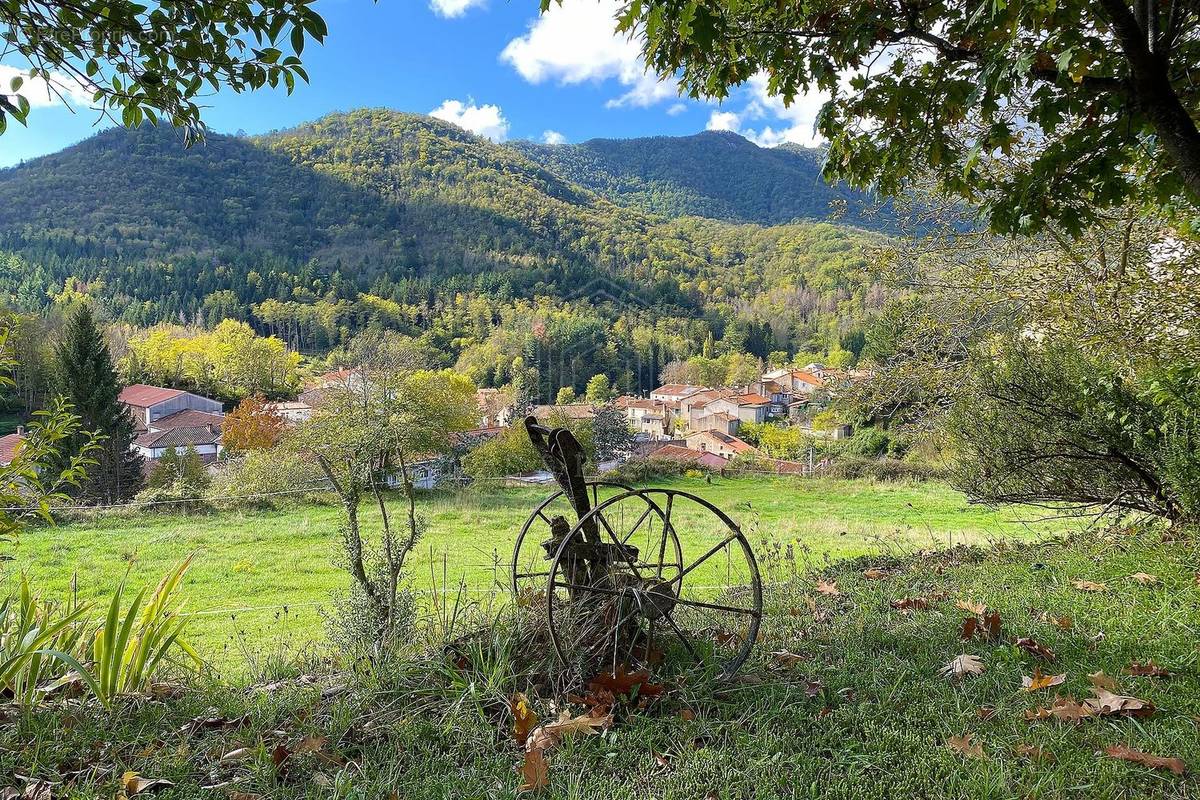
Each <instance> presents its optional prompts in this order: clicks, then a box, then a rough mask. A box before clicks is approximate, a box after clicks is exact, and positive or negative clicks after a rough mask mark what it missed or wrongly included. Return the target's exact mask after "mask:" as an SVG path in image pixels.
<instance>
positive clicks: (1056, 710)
mask: <svg viewBox="0 0 1200 800" xmlns="http://www.w3.org/2000/svg"><path fill="white" fill-rule="evenodd" d="M1091 716H1092V712H1091V711H1089V710H1088V709H1087V707H1086V706H1083V705H1080V704H1079V703H1077V702H1075V698H1073V697H1070V696H1067V697H1060V696H1055V698H1054V703H1053V704H1052V705H1051V706H1050V707H1049V708H1031V709H1026V711H1025V719H1027V720H1030V721H1031V722H1032V721H1033V720H1039V719H1054V720H1057V721H1059V722H1073V723H1076V724H1078V723H1080V722H1082V721H1083V720H1085V719H1088V718H1090V717H1091Z"/></svg>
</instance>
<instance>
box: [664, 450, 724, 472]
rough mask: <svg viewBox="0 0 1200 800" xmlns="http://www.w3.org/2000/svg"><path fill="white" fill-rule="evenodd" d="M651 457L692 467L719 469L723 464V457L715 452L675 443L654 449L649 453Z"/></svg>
mask: <svg viewBox="0 0 1200 800" xmlns="http://www.w3.org/2000/svg"><path fill="white" fill-rule="evenodd" d="M649 457H650V458H652V459H661V460H663V461H674V462H675V463H677V464H683V465H685V466H689V467H694V468H697V469H701V468H702V469H717V470H719V469H721V468H723V467H724V466H725V459H724V458H721V457H720V456H719V455H717V454H716V453H705V452H701V451H698V450H690V449H688V448H686V447H680V446H679V445H677V444H667V445H663V446H662V447H659V448H658V449H656V450H654V451H653V452H651V453H650V455H649Z"/></svg>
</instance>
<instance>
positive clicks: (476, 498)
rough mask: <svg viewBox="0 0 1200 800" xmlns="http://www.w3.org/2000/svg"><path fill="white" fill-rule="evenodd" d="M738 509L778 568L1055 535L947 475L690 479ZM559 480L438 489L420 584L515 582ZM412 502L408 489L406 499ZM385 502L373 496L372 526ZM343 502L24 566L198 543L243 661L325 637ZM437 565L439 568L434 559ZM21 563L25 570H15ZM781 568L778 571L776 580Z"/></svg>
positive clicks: (224, 647) (200, 601)
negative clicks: (522, 546) (515, 568)
mask: <svg viewBox="0 0 1200 800" xmlns="http://www.w3.org/2000/svg"><path fill="white" fill-rule="evenodd" d="M663 485H669V486H672V487H675V488H682V489H687V490H689V491H693V492H695V493H696V494H698V495H700V496H702V497H704V498H706V499H708V500H709V501H711V502H712V503H714V504H715V505H717V506H718V507H720V508H722V509H724V510H725V511H726V512H727V513H728V514H729V515H730V516H731V517H732V518H733V519H734V520H735V521H736V522H737V523H738V524H739V525H741V526H742V528H743V530H744V531H745V532H746V534H747V536H748V537H749V538H750V539H751V541H752V542H753V544H754V546H755V549H756V551H757V552H758V554H759V558H760V561H762V562H763V565H764V569H765V570H766V571H768V572H770V571H771V570H772V569H774V567H775V566H776V565H777V564H778V562H779V561H780V560H781V558H782V554H783V553H784V552H786V551H787V545H788V544H791V545H792V548H791V550H792V553H793V555H794V557H795V560H796V561H798V562H800V566H809V567H812V566H821V565H822V564H824V563H826V562H827V561H828V560H836V559H842V558H846V557H852V556H857V555H862V554H864V553H879V552H889V553H894V554H899V553H905V552H912V551H915V550H919V549H931V548H945V547H947V546H951V545H955V544H963V543H971V544H979V543H985V542H988V541H992V540H1007V539H1013V538H1016V539H1023V540H1027V539H1030V538H1033V537H1036V536H1039V535H1046V534H1047V533H1049V532H1050V531H1051V530H1052V528H1051V527H1050V526H1048V525H1044V524H1043V525H1040V526H1039V525H1033V526H1027V525H1024V524H1022V523H1020V522H1018V521H1017V519H1018V516H1019V515H1017V514H1016V513H1013V512H1006V513H997V512H992V511H989V510H987V509H983V508H979V507H972V506H969V505H968V504H967V503H966V502H965V500H964V499H963V496H962V495H960V494H958V493H956V492H954V491H952V490H950V489H948V488H946V487H945V486H943V485H940V484H937V483H912V484H910V483H875V482H869V481H838V480H794V479H767V480H757V479H745V478H742V479H736V480H721V479H714V481H713V482H712V483H711V484H709V483H706V482H705V481H703V480H700V479H694V480H693V479H679V480H676V481H673V482H671V483H669V484H663ZM548 492H549V490H548V489H544V488H538V489H489V490H482V491H481V490H466V491H462V492H456V493H450V492H439V493H432V494H429V495H427V496H426V497H424V498H423V499H422V502H421V509H420V511H421V513H422V514H423V515H425V516H426V517H427V518H428V520H429V530H428V533H427V535H426V536H425V538H424V539H423V540H422V542H421V544H420V546H419V551H418V553H417V554H416V557H415V559H414V560H413V562H412V570H411V576H412V578H411V579H412V584H413V588H414V589H416V590H418V591H419V592H422V593H425V596H426V597H428V596H429V595H428V593H430V592H433V591H437V592H444V591H446V590H452V589H453V588H454V587H456V586H457V584H458V581H459V579H460V577H461V578H464V579H465V580H466V581H467V582H468V584H469V585H470V586H471V587H472V589H473V590H475V591H476V592H486V591H487V590H489V589H492V588H493V587H497V586H500V585H503V586H507V580H508V561H509V558H510V556H511V550H512V545H513V542H514V540H515V537H516V534H517V531H518V530H519V528H520V526H521V524H522V523H523V522H524V520H525V518H526V516H527V515H528V514H529V512H530V510H531V509H532V507H533V506H534V505H535V504H536V503H537V502H538V501H539V500H540V499H541V498H542V497H544V496H545V495H546V494H547V493H548ZM390 503H391V506H392V507H393V508H396V509H397V510H398V507H399V505H400V498H398V497H397V498H392V499H391V501H390ZM377 513H378V512H377V511H376V510H375V508H374V507H373V506H372V507H369V508H368V507H364V511H363V517H364V520H365V522H366V523H367V524H368V525H370V524H371V523H373V522H374V521H375V520H377ZM338 520H339V511H338V509H337V507H336V506H333V505H321V504H315V503H314V504H296V505H293V506H289V507H286V508H283V509H279V510H273V511H245V512H221V513H213V514H200V515H192V516H187V515H181V514H157V513H153V514H151V513H139V514H133V515H123V516H117V517H112V516H109V517H102V518H99V519H96V520H89V521H82V522H76V523H72V524H68V525H63V526H61V527H58V528H51V529H41V530H34V531H30V532H28V533H26V534H25V535H24V536H23V537H22V539H21V541H20V544H19V546H18V547H17V549H16V551H15V554H16V561H15V568H16V569H20V570H24V571H26V572H27V573H28V574H29V575H30V576H31V577H32V578H33V580H34V582H35V584H36V585H37V587H38V588H39V590H40V591H42V592H43V593H48V594H49V595H50V596H54V595H57V594H60V593H63V592H66V591H67V590H68V589H69V587H70V585H71V582H72V581H73V580H74V581H76V583H77V587H78V592H79V595H80V596H81V597H82V598H85V599H90V598H97V597H102V596H104V595H107V594H108V593H109V592H111V590H112V589H113V586H114V585H115V583H116V582H118V581H120V580H121V579H122V577H123V576H124V575H125V574H126V573H127V571H128V572H129V574H130V579H129V580H130V581H131V582H133V583H136V584H139V585H140V584H146V583H152V582H154V581H156V580H157V579H158V578H159V577H160V576H161V575H162V574H163V573H164V572H166V570H167V569H168V567H169V566H170V565H171V564H172V563H174V562H175V561H176V560H178V559H179V558H182V557H183V556H184V555H185V554H187V553H190V552H195V553H196V554H197V555H196V561H195V565H194V566H193V567H192V570H191V572H190V573H189V576H188V578H187V582H186V595H187V598H188V606H187V611H188V613H189V614H191V615H192V620H191V623H190V629H189V630H190V633H189V636H190V637H191V638H192V639H193V640H194V641H195V642H196V644H197V645H198V647H199V649H200V650H201V652H202V653H203V654H205V655H206V656H208V657H209V658H211V659H212V660H213V661H214V662H215V663H217V664H230V663H234V662H236V661H238V660H239V656H240V654H241V651H242V649H243V647H249V648H251V649H256V648H261V647H262V646H263V645H264V643H265V642H270V643H272V645H276V644H279V645H284V644H291V645H298V644H301V643H303V642H307V641H312V640H316V639H319V638H320V637H322V636H323V631H322V622H321V616H320V609H321V607H322V606H323V605H326V604H327V602H328V600H329V597H330V594H331V592H334V591H336V590H338V589H339V588H341V587H344V586H345V585H346V581H347V578H346V576H345V574H344V573H343V572H342V571H341V570H340V569H338V568H337V567H336V566H335V557H336V555H337V547H336V543H337V540H338ZM695 522H696V525H695V526H691V527H689V526H685V525H681V526H680V527H681V529H682V530H684V531H685V532H684V533H683V534H682V535H683V538H685V540H686V541H685V542H684V544H685V550H687V551H689V552H692V553H695V552H697V551H698V550H702V549H704V548H706V547H707V546H708V545H707V544H706V542H707V541H709V539H710V538H711V537H712V536H715V535H717V534H716V533H715V532H714V531H713V530H712V529H711V527H706V521H705V520H700V519H698V518H695ZM431 568H432V569H431ZM12 571H15V570H12ZM769 577H770V575H768V576H767V578H769Z"/></svg>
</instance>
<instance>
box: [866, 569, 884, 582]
mask: <svg viewBox="0 0 1200 800" xmlns="http://www.w3.org/2000/svg"><path fill="white" fill-rule="evenodd" d="M887 576H888V573H887V571H886V570H882V569H880V568H879V567H871V568H870V569H866V570H863V577H864V578H866V579H867V580H870V581H881V580H883V579H884V578H886V577H887Z"/></svg>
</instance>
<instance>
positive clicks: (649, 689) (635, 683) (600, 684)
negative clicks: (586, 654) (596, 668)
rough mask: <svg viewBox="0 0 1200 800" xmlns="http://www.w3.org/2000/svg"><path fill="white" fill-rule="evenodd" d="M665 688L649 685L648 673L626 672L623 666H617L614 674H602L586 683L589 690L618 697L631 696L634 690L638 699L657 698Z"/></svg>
mask: <svg viewBox="0 0 1200 800" xmlns="http://www.w3.org/2000/svg"><path fill="white" fill-rule="evenodd" d="M665 688H666V687H665V686H662V685H661V684H656V683H650V673H649V672H626V671H625V667H624V666H618V667H617V671H616V672H602V673H600V674H599V675H597V676H596V677H594V678H592V680H591V681H589V682H588V689H589V690H591V691H593V692H598V691H608V692H612V693H613V694H614V695H616V696H618V697H619V696H621V695H628V694H632V693H633V691H634V689H636V690H637V694H638V697H657V696H658V695H660V694H662V693H663V690H664V689H665Z"/></svg>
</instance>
